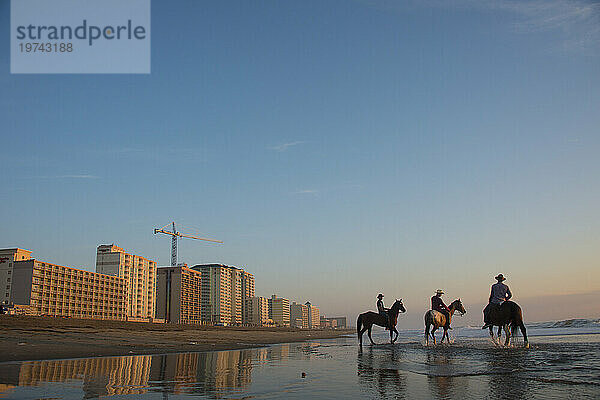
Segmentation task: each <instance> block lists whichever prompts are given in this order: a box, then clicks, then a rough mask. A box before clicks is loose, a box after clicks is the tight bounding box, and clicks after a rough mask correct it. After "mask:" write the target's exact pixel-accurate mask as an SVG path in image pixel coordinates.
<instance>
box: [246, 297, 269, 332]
mask: <svg viewBox="0 0 600 400" xmlns="http://www.w3.org/2000/svg"><path fill="white" fill-rule="evenodd" d="M244 312H245V314H244V321H245V322H244V324H248V325H254V326H265V325H267V322H268V320H269V300H267V298H265V297H251V298H249V299H246V307H245V309H244Z"/></svg>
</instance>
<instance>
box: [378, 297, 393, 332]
mask: <svg viewBox="0 0 600 400" xmlns="http://www.w3.org/2000/svg"><path fill="white" fill-rule="evenodd" d="M377 299H378V300H377V311H378V312H379V315H382V316H383V317H384V318H385V330H386V331H387V330H389V329H390V328H388V326H389V325H390V319H389V317H388V309H387V308H385V307H384V306H383V294H381V293H379V294H378V295H377Z"/></svg>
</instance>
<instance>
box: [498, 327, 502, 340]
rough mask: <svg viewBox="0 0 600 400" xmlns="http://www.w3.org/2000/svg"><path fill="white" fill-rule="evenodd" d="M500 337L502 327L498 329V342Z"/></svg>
mask: <svg viewBox="0 0 600 400" xmlns="http://www.w3.org/2000/svg"><path fill="white" fill-rule="evenodd" d="M500 336H502V327H501V326H499V327H498V340H500Z"/></svg>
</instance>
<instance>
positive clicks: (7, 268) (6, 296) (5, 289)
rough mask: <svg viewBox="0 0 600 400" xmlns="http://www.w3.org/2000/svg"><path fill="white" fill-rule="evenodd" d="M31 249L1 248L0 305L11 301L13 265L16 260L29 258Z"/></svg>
mask: <svg viewBox="0 0 600 400" xmlns="http://www.w3.org/2000/svg"><path fill="white" fill-rule="evenodd" d="M30 258H31V251H29V250H24V249H18V248H12V249H0V306H1V305H2V304H4V305H6V304H8V303H9V302H10V291H11V288H12V279H13V278H12V274H13V265H14V262H15V261H23V260H29V259H30Z"/></svg>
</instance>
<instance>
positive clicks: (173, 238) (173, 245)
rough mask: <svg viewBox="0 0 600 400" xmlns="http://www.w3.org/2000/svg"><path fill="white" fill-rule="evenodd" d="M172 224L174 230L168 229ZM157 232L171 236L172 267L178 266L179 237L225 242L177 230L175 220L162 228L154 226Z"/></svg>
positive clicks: (155, 232)
mask: <svg viewBox="0 0 600 400" xmlns="http://www.w3.org/2000/svg"><path fill="white" fill-rule="evenodd" d="M171 224H172V228H173V230H172V231H166V230H165V228H166V227H167V226H169V225H171ZM157 233H162V234H165V235H170V236H171V266H172V267H175V266H177V238H178V237H184V238H189V239H195V240H203V241H205V242H212V243H219V244H223V242H222V241H221V240H216V239H208V238H201V237H198V236H192V235H185V234H183V233H181V232H177V230H176V229H175V221H173V222H171V223H168V224H167V225H165V226H163V227H162V228H154V234H155V235H156V234H157Z"/></svg>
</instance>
